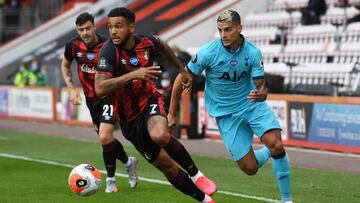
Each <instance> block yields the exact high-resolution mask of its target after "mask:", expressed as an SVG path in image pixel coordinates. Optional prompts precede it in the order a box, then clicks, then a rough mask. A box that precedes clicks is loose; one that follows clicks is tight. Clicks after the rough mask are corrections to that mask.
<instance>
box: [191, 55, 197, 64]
mask: <svg viewBox="0 0 360 203" xmlns="http://www.w3.org/2000/svg"><path fill="white" fill-rule="evenodd" d="M191 62H192V63H196V62H197V54H195V56H193V57H192V58H191Z"/></svg>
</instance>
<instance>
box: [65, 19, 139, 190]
mask: <svg viewBox="0 0 360 203" xmlns="http://www.w3.org/2000/svg"><path fill="white" fill-rule="evenodd" d="M76 31H77V33H78V35H77V36H75V37H74V38H73V39H71V40H70V41H69V42H68V43H67V44H66V47H65V53H64V58H63V60H62V63H61V71H62V75H63V78H64V81H65V84H66V86H67V87H68V88H70V89H71V90H70V101H71V103H72V104H74V105H80V102H81V98H80V92H79V91H77V90H76V89H75V87H74V84H73V77H72V72H71V62H72V61H73V60H74V59H75V60H76V62H77V69H78V75H79V79H80V82H81V84H82V87H83V91H84V94H85V98H86V105H87V107H88V108H89V111H90V114H91V118H92V122H93V124H94V127H95V130H96V132H97V133H98V134H99V139H100V143H101V145H102V147H103V158H104V162H105V167H106V171H107V178H106V189H105V192H107V193H110V192H118V187H117V185H116V180H115V171H116V159H119V160H120V161H121V162H122V163H124V164H125V169H126V171H127V172H128V175H129V176H128V179H129V184H130V187H131V188H135V187H136V185H137V181H138V176H137V174H136V166H137V160H136V158H135V157H128V156H127V154H126V152H125V151H124V147H123V146H122V144H121V143H120V142H119V141H118V140H117V139H115V138H114V124H115V122H116V121H115V119H114V108H113V104H112V100H111V97H99V96H97V95H96V93H95V90H94V78H95V67H96V65H97V63H98V59H99V52H100V48H101V47H102V46H103V44H104V43H105V41H106V39H105V38H104V37H102V36H100V35H98V34H97V33H96V28H95V24H94V17H93V16H92V15H90V14H89V13H82V14H80V15H79V16H78V17H77V18H76Z"/></svg>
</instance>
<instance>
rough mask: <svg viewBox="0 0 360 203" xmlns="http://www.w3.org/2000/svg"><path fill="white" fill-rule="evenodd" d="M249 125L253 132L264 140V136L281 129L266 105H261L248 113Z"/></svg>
mask: <svg viewBox="0 0 360 203" xmlns="http://www.w3.org/2000/svg"><path fill="white" fill-rule="evenodd" d="M248 123H249V126H250V128H251V130H252V131H253V132H254V133H255V134H256V135H257V136H258V137H259V138H260V139H261V140H262V139H263V135H264V134H265V133H266V132H270V131H271V130H278V131H280V130H281V127H280V125H279V123H278V121H277V120H276V118H275V116H274V115H273V113H272V112H271V110H270V108H269V107H268V105H267V104H266V103H260V104H259V105H257V106H256V107H255V108H254V109H253V110H252V111H249V112H248Z"/></svg>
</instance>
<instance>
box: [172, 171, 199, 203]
mask: <svg viewBox="0 0 360 203" xmlns="http://www.w3.org/2000/svg"><path fill="white" fill-rule="evenodd" d="M169 182H170V183H171V184H172V185H173V186H174V187H175V188H176V189H178V190H180V191H181V192H183V193H184V194H186V195H189V196H190V197H192V198H194V199H197V200H199V201H203V200H204V198H205V194H204V193H203V192H202V191H201V190H200V189H199V188H198V187H196V185H195V184H194V183H193V182H192V181H191V180H190V178H189V176H188V175H187V174H185V172H184V171H182V170H181V169H179V173H178V174H177V175H176V177H175V178H174V179H172V180H169Z"/></svg>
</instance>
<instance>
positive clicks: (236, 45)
mask: <svg viewBox="0 0 360 203" xmlns="http://www.w3.org/2000/svg"><path fill="white" fill-rule="evenodd" d="M242 43H243V39H242V38H241V37H239V39H238V40H237V41H236V42H234V44H233V45H231V46H230V47H229V50H230V51H231V52H236V51H237V50H238V49H239V48H240V47H241V46H242Z"/></svg>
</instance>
